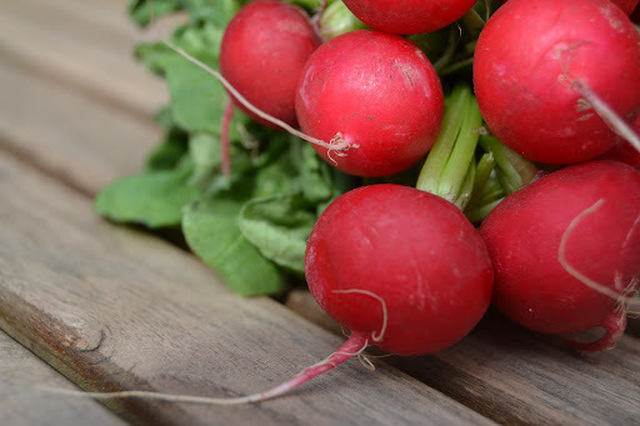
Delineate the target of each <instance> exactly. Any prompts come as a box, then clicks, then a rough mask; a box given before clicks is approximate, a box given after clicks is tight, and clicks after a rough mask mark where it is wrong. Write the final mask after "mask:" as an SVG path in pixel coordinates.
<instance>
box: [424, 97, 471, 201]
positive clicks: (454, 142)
mask: <svg viewBox="0 0 640 426" xmlns="http://www.w3.org/2000/svg"><path fill="white" fill-rule="evenodd" d="M481 125H482V117H481V115H480V110H479V108H478V104H477V102H476V100H475V97H474V96H473V94H472V93H471V89H470V88H469V87H468V86H463V85H459V86H456V87H455V88H454V90H453V92H452V93H451V95H450V96H449V98H448V99H447V102H446V105H445V114H444V118H443V121H442V129H441V130H440V134H439V135H438V138H437V140H436V142H435V144H434V145H433V147H432V148H431V151H430V152H429V154H428V156H427V159H426V160H425V163H424V165H423V167H422V170H421V171H420V175H419V176H418V181H417V183H416V188H418V189H420V190H423V191H427V192H431V193H433V194H436V195H439V196H441V197H443V198H445V199H447V200H449V201H451V202H453V203H454V204H456V205H457V206H458V207H460V208H463V207H464V204H465V203H466V201H465V199H467V200H468V197H464V196H462V195H463V191H462V189H463V186H464V185H465V183H466V184H467V186H468V185H469V182H465V181H466V179H470V178H472V177H473V175H474V174H475V173H474V174H472V175H469V169H470V167H471V166H472V163H473V160H474V155H475V150H476V146H477V143H478V137H479V135H478V132H477V129H478V128H479V127H480V126H481ZM468 175H469V176H468Z"/></svg>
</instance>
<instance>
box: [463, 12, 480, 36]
mask: <svg viewBox="0 0 640 426" xmlns="http://www.w3.org/2000/svg"><path fill="white" fill-rule="evenodd" d="M462 22H463V23H464V25H465V27H467V29H468V30H469V32H471V33H472V34H473V35H474V36H476V35H477V34H480V31H482V29H483V28H484V25H485V22H484V19H482V17H481V16H480V14H479V13H478V12H477V11H476V10H475V9H471V10H469V11H468V12H467V13H466V14H465V15H464V16H463V17H462Z"/></svg>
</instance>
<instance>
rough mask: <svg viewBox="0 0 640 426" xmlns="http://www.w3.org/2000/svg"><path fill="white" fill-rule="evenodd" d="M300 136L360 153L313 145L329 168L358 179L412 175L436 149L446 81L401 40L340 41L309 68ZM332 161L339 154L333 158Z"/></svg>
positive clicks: (301, 94)
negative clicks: (407, 172)
mask: <svg viewBox="0 0 640 426" xmlns="http://www.w3.org/2000/svg"><path fill="white" fill-rule="evenodd" d="M296 112H297V116H298V121H299V123H300V127H301V129H302V130H303V131H304V133H306V134H308V135H310V136H312V137H313V138H316V139H320V140H324V141H329V140H333V139H334V138H335V136H336V135H340V141H342V142H343V143H345V144H348V145H351V146H354V147H357V148H358V149H355V150H350V151H349V152H348V155H346V156H338V155H335V152H331V151H328V150H327V149H325V148H324V147H322V146H319V145H314V148H315V149H316V151H317V152H318V153H319V154H320V156H322V157H323V158H324V159H325V160H326V161H328V162H329V163H331V164H333V165H334V166H335V167H336V168H338V169H339V170H341V171H343V172H345V173H348V174H352V175H357V176H366V177H381V176H389V175H392V174H395V173H399V172H401V171H404V170H406V169H407V168H409V167H411V166H412V165H413V164H415V163H416V162H418V161H419V160H420V159H422V158H423V157H424V156H425V154H426V153H427V151H428V150H429V148H431V146H432V145H433V143H434V142H435V140H436V138H437V136H438V132H439V130H440V126H441V122H442V116H443V114H444V94H443V91H442V86H441V84H440V79H439V78H438V75H437V74H436V71H435V69H434V68H433V66H432V64H431V63H430V62H429V60H428V59H427V57H426V56H425V55H424V53H422V51H421V50H420V49H418V47H417V46H415V45H414V44H413V43H411V42H409V41H407V40H405V39H404V38H402V37H399V36H396V35H391V34H386V33H383V32H380V31H374V30H360V31H353V32H350V33H347V34H343V35H341V36H338V37H335V38H333V39H331V40H329V41H327V42H326V43H324V44H323V45H322V46H320V47H319V48H318V50H316V51H315V52H314V53H313V54H312V55H311V57H310V58H309V61H308V62H307V64H306V65H305V69H304V71H303V74H302V77H301V79H300V83H299V86H298V91H297V95H296ZM332 154H333V155H332Z"/></svg>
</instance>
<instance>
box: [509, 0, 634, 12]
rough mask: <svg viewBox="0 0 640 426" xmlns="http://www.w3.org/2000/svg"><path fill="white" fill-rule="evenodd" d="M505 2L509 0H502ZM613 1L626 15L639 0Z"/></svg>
mask: <svg viewBox="0 0 640 426" xmlns="http://www.w3.org/2000/svg"><path fill="white" fill-rule="evenodd" d="M501 1H502V3H505V2H506V1H507V0H501ZM610 1H611V3H613V4H615V5H616V6H618V7H619V8H620V9H621V10H622V11H623V12H624V13H625V14H626V15H631V12H633V10H634V8H635V7H636V6H637V5H638V0H610Z"/></svg>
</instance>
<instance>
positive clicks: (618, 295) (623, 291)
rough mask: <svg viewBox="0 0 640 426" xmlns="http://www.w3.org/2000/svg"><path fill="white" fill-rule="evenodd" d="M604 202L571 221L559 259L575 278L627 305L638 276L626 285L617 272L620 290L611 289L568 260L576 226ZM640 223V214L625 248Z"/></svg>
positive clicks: (564, 234)
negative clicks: (569, 244)
mask: <svg viewBox="0 0 640 426" xmlns="http://www.w3.org/2000/svg"><path fill="white" fill-rule="evenodd" d="M604 202H605V200H604V198H600V199H599V200H598V201H596V202H595V203H594V204H593V205H591V206H590V207H587V208H586V209H584V210H583V211H582V212H580V214H578V215H577V216H576V217H575V218H573V220H572V221H571V222H570V223H569V226H567V228H566V229H565V231H564V233H563V234H562V238H561V239H560V245H559V247H558V261H559V262H560V265H562V267H563V268H564V270H565V271H567V273H569V274H570V275H571V276H573V277H574V278H575V279H577V280H578V281H580V282H582V283H583V284H585V285H586V286H588V287H589V288H591V289H593V290H595V291H597V292H598V293H601V294H604V295H605V296H608V297H610V298H612V299H613V300H614V301H615V302H616V304H617V305H620V306H625V305H627V304H628V302H629V300H630V298H631V295H632V294H633V293H634V292H635V289H636V287H637V285H638V277H633V278H632V279H631V280H630V281H629V283H628V284H627V285H624V284H623V283H622V278H621V276H620V274H619V273H618V272H616V273H615V282H614V284H615V287H616V289H617V290H618V292H616V291H614V290H611V289H610V288H609V287H607V286H604V285H602V284H600V283H598V282H596V281H594V280H592V279H591V278H589V277H587V276H586V275H584V274H583V273H582V272H580V271H578V270H577V269H576V268H575V267H573V266H572V265H571V264H570V263H569V261H568V260H567V244H568V241H569V237H570V236H571V234H572V233H573V232H574V231H575V228H576V227H578V225H579V224H580V222H581V221H582V220H583V219H584V218H585V217H586V216H588V215H590V214H592V213H594V212H596V211H597V210H598V209H599V208H600V207H601V206H602V205H603V204H604ZM639 224H640V216H639V217H638V218H636V220H635V221H634V223H633V225H632V226H631V229H630V230H629V233H628V234H627V238H626V239H625V241H624V244H623V249H624V247H625V246H626V245H627V244H628V242H629V241H630V238H631V235H632V234H633V232H634V231H635V229H636V228H637V227H638V225H639Z"/></svg>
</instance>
